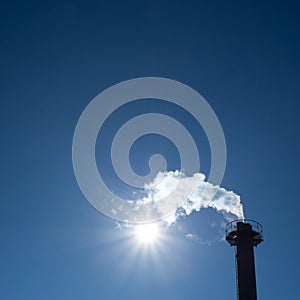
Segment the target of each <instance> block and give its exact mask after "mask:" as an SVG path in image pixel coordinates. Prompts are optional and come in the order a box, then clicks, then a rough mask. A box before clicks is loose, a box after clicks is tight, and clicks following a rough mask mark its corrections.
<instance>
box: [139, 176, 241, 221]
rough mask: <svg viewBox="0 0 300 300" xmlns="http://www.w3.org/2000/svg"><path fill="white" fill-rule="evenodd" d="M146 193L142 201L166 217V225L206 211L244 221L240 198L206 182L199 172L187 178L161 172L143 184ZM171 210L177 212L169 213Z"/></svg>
mask: <svg viewBox="0 0 300 300" xmlns="http://www.w3.org/2000/svg"><path fill="white" fill-rule="evenodd" d="M145 190H146V192H147V196H146V197H144V198H143V199H142V200H141V201H143V202H144V203H145V202H152V203H153V202H154V203H155V205H156V209H157V211H158V212H159V214H160V215H162V216H167V217H166V218H165V219H164V221H166V222H167V223H169V224H172V223H174V222H176V220H177V219H178V218H180V217H182V216H188V215H190V214H191V213H192V212H193V211H196V212H199V211H200V210H201V209H205V208H213V209H215V210H216V211H218V212H221V213H222V214H223V215H224V217H225V218H226V219H227V220H229V221H231V220H232V219H233V218H238V219H244V211H243V205H242V203H241V199H240V196H239V195H237V194H235V193H234V192H233V191H227V190H226V189H224V188H222V187H220V186H218V185H213V184H211V183H209V182H206V181H205V175H204V174H202V173H196V174H194V175H192V176H186V175H185V174H184V173H183V172H182V171H174V172H173V171H170V172H160V173H158V174H157V176H156V178H155V179H154V181H153V182H151V183H150V184H147V185H145ZM170 195H171V197H170ZM186 195H189V196H188V197H186ZM161 200H163V201H161ZM174 207H176V208H177V209H175V210H174V209H173V210H172V208H174ZM170 211H171V213H170Z"/></svg>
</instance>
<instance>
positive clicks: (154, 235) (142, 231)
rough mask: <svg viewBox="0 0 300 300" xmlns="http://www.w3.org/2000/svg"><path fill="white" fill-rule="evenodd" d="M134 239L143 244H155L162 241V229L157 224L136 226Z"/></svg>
mask: <svg viewBox="0 0 300 300" xmlns="http://www.w3.org/2000/svg"><path fill="white" fill-rule="evenodd" d="M134 237H135V238H136V239H137V240H138V242H139V243H141V244H144V245H151V244H155V243H157V242H158V240H159V239H160V228H159V226H158V225H157V224H143V225H136V226H135V228H134Z"/></svg>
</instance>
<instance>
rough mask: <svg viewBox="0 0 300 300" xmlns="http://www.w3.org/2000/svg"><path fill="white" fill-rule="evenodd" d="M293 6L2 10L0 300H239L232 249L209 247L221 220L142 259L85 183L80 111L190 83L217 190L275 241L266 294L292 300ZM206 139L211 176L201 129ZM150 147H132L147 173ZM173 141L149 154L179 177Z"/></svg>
mask: <svg viewBox="0 0 300 300" xmlns="http://www.w3.org/2000/svg"><path fill="white" fill-rule="evenodd" d="M299 9H300V6H299V3H298V2H297V1H284V2H283V1H272V2H267V1H251V2H247V3H244V2H242V1H188V2H183V1H129V2H128V3H123V2H121V1H112V2H110V3H104V2H103V3H102V2H100V1H68V2H67V1H66V2H63V1H49V2H48V1H42V2H41V1H26V2H24V1H19V2H18V1H10V2H8V1H7V2H1V4H0V15H1V17H0V23H1V25H0V32H1V40H0V43H1V45H0V49H1V57H0V76H1V90H0V96H1V123H2V124H1V138H2V139H1V140H2V143H1V169H2V172H1V182H2V184H1V191H2V197H1V209H0V214H1V218H0V225H1V226H0V228H1V229H0V238H1V248H0V249H1V250H0V254H1V255H0V282H1V285H0V298H1V299H7V300H10V299H45V300H47V299H165V298H167V299H174V300H180V299H188V298H189V299H234V297H235V295H236V294H235V293H236V292H235V274H234V272H235V270H234V251H233V249H231V248H230V247H229V245H227V244H226V243H225V242H222V241H219V242H212V243H207V242H206V241H208V240H211V241H213V240H214V238H215V237H216V235H217V234H219V233H216V232H214V230H213V228H212V224H213V221H215V220H218V218H219V216H218V215H217V213H215V212H213V211H211V210H207V211H202V212H200V213H195V214H192V215H191V216H189V217H187V218H186V219H184V220H181V221H180V222H179V223H178V224H177V225H176V226H173V227H171V228H170V229H169V230H167V231H166V232H164V237H163V238H162V240H161V242H160V244H159V245H157V246H155V247H153V248H151V249H150V248H148V249H147V248H146V249H145V248H142V249H140V248H138V247H137V245H136V241H135V240H134V239H133V238H132V237H130V236H128V234H127V232H126V231H124V230H123V231H122V230H119V229H116V228H115V227H116V224H115V222H114V221H112V220H110V219H108V218H107V217H105V216H103V215H102V214H100V213H99V212H98V211H97V210H96V209H94V208H93V207H92V206H91V205H90V203H89V202H88V201H87V200H86V199H85V198H84V196H83V195H82V193H81V191H80V189H79V187H78V185H77V182H76V179H75V176H74V172H73V167H72V138H73V133H74V129H75V126H76V123H77V121H78V118H79V116H80V114H81V112H82V111H83V109H84V108H85V107H86V106H87V104H88V103H89V102H90V101H91V100H92V99H93V98H94V97H95V96H96V95H97V94H98V93H100V92H101V91H103V90H104V89H106V88H108V87H110V86H112V85H114V84H116V83H119V82H121V81H124V80H128V79H132V78H136V77H143V76H155V77H166V78H171V79H174V80H177V81H180V82H182V83H184V84H187V85H188V86H190V87H192V88H193V89H195V90H196V91H198V92H199V93H200V94H201V95H202V96H203V97H205V99H206V100H207V101H208V102H209V104H210V105H211V107H212V108H213V109H214V111H215V113H216V114H217V116H218V118H219V120H220V122H221V124H222V127H223V130H224V134H225V137H226V142H227V151H228V153H227V156H228V157H227V167H226V173H225V176H224V179H223V183H222V185H223V186H224V187H226V188H227V189H233V190H234V191H235V192H237V193H238V194H240V195H241V197H242V202H243V204H244V208H245V214H246V216H247V217H248V218H253V219H256V220H258V221H260V222H261V223H262V224H263V226H264V230H265V242H264V243H263V244H262V245H261V246H259V248H258V249H256V270H257V285H258V293H259V296H260V298H261V299H273V300H276V299H278V300H279V299H280V300H281V299H295V298H296V297H297V295H298V285H299V283H298V279H299V277H300V274H299V268H298V267H297V266H299V263H300V261H299V255H298V254H299V251H300V243H299V239H298V222H297V220H298V212H299V208H300V205H299V199H298V198H299V197H298V194H299V192H298V185H299V174H298V168H299V141H298V137H299V120H298V116H299V96H300V88H299V80H300V72H299V65H300V59H299V52H300V40H299V32H300V24H299V17H298V16H299ZM160 109H162V110H163V107H161V108H160ZM134 111H135V112H138V109H137V108H135V109H134ZM128 113H129V112H128ZM181 116H182V115H181ZM182 117H183V118H184V116H182ZM116 120H117V119H116ZM111 122H112V123H113V124H115V123H114V122H115V121H114V120H111ZM191 127H192V128H194V129H192V130H194V131H195V127H193V126H191ZM200 131H201V130H200ZM195 134H196V133H195ZM152 138H153V137H152ZM199 140H200V141H199V144H201V149H203V150H201V151H202V152H201V161H203V163H202V165H201V166H202V168H203V169H201V171H203V172H204V173H206V172H208V171H209V166H210V155H209V147H208V145H207V140H206V139H205V135H204V134H203V132H199ZM152 141H153V140H152ZM143 142H145V144H144V143H143ZM151 144H152V145H153V143H151V139H150V141H149V139H148V141H147V140H145V141H142V140H141V141H139V142H137V144H136V145H135V147H136V148H133V152H132V163H133V165H135V168H136V169H137V171H139V172H144V169H143V168H141V167H140V162H141V161H142V159H143V156H140V155H138V154H139V153H140V152H142V151H145V149H146V150H147V151H148V150H149V149H150V150H151V151H154V152H155V151H157V149H155V147H154V148H151ZM165 144H166V146H165ZM167 144H168V143H167V142H166V141H165V140H161V141H157V143H155V145H156V146H157V148H158V150H160V151H162V152H164V151H165V149H167V150H168V151H166V155H168V154H169V155H170V158H169V163H170V168H173V167H174V166H176V165H177V163H178V160H176V150H174V149H173V148H172V147H171V146H170V145H167ZM99 151H100V150H99ZM135 153H137V155H136V158H134V157H135V155H134V154H135ZM97 154H98V153H97ZM100 154H101V153H99V156H97V159H98V160H100V159H101V155H100ZM139 168H140V169H139ZM186 232H193V233H196V234H198V235H199V236H201V237H203V240H204V241H205V242H204V243H202V242H199V241H198V242H193V241H190V240H188V239H186V238H185V233H186Z"/></svg>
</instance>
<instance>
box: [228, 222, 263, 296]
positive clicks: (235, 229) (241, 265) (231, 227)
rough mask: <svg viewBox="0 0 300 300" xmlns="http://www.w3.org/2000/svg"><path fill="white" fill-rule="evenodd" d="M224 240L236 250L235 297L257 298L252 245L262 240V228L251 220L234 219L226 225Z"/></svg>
mask: <svg viewBox="0 0 300 300" xmlns="http://www.w3.org/2000/svg"><path fill="white" fill-rule="evenodd" d="M226 240H227V242H228V243H229V244H230V246H234V247H235V250H236V252H235V253H236V254H235V262H236V279H237V299H238V300H257V294H256V279H255V264H254V252H253V246H254V247H256V246H257V245H258V244H260V243H261V242H262V241H263V228H262V226H261V225H260V224H259V223H258V222H256V221H253V220H236V221H233V222H230V223H228V224H227V226H226Z"/></svg>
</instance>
